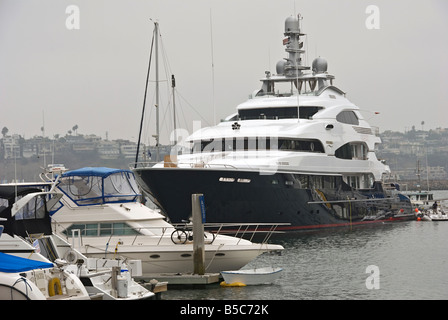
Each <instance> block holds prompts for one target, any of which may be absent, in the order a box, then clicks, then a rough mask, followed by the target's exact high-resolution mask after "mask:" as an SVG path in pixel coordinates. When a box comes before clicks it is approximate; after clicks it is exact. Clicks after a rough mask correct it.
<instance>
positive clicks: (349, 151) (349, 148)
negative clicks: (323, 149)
mask: <svg viewBox="0 0 448 320" xmlns="http://www.w3.org/2000/svg"><path fill="white" fill-rule="evenodd" d="M367 152H368V147H367V144H366V143H365V142H349V143H346V144H344V145H343V146H341V147H339V148H338V149H337V150H336V151H335V153H334V155H335V157H336V158H339V159H347V160H367Z"/></svg>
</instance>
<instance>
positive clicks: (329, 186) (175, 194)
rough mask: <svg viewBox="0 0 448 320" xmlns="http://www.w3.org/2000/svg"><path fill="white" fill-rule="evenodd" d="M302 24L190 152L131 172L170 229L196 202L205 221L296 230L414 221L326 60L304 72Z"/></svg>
mask: <svg viewBox="0 0 448 320" xmlns="http://www.w3.org/2000/svg"><path fill="white" fill-rule="evenodd" d="M300 20H301V17H300V15H299V16H291V17H288V18H287V19H286V21H285V32H284V36H285V38H284V40H283V45H285V48H286V49H285V51H286V52H287V54H288V56H287V58H285V59H283V60H281V61H279V62H278V63H277V65H276V74H271V73H270V72H265V77H264V78H262V79H261V81H262V86H261V88H260V89H259V90H256V91H255V92H254V93H253V94H252V95H251V96H250V98H249V99H248V100H247V101H246V102H244V103H242V104H240V105H238V107H237V112H236V113H235V114H232V115H230V116H228V117H227V118H226V119H225V120H224V121H222V122H221V123H219V124H218V125H216V126H212V127H206V128H202V129H200V130H198V131H196V132H194V133H193V134H192V135H191V136H190V137H188V138H187V143H189V149H188V150H187V151H186V152H185V150H184V152H182V153H180V152H177V151H176V150H179V149H180V148H173V150H175V151H174V152H172V154H171V156H170V157H168V158H165V160H164V161H162V162H159V163H157V164H155V165H153V164H151V165H144V164H142V163H140V164H138V165H137V166H136V167H135V168H133V171H134V173H135V174H136V177H137V181H138V183H139V184H140V185H141V187H142V188H143V190H144V191H145V192H146V193H148V194H150V195H152V196H153V197H154V198H155V200H156V201H157V203H158V204H159V206H160V207H161V208H162V209H163V211H164V213H165V214H166V215H167V216H168V217H169V218H170V219H171V221H172V222H179V221H181V220H186V219H188V218H189V215H190V212H191V203H190V196H191V194H193V193H202V194H204V198H205V204H206V213H207V215H206V219H207V222H244V223H246V222H264V223H268V222H269V223H272V222H286V223H290V226H283V227H279V229H281V230H293V231H295V230H302V229H310V228H313V229H314V228H322V227H334V226H348V225H356V224H367V223H375V222H382V221H384V220H386V219H387V220H402V219H412V218H414V214H413V212H412V208H411V205H410V202H409V199H407V197H405V196H403V195H400V194H398V193H397V192H394V193H391V194H389V193H388V192H386V191H385V190H383V187H382V183H381V180H382V176H383V174H384V173H386V172H387V171H388V166H387V165H385V164H384V163H382V162H381V161H379V160H378V159H377V157H376V155H375V147H376V146H377V145H378V144H380V143H381V141H380V138H379V137H378V136H377V135H376V134H375V130H374V128H372V127H371V126H370V125H369V124H368V123H367V121H366V120H365V119H364V118H363V116H362V114H361V113H360V108H359V107H358V106H356V105H355V104H353V103H352V102H350V101H349V100H348V99H347V97H346V94H345V93H344V91H342V90H341V89H339V88H337V87H336V86H334V85H333V81H334V79H335V78H334V76H332V75H330V74H329V73H328V72H327V62H326V60H325V59H323V58H321V57H318V58H316V59H315V60H314V61H313V62H312V68H310V67H307V66H304V65H303V62H302V55H303V53H304V52H305V51H304V50H303V40H302V37H303V36H304V34H303V33H302V32H301V26H300Z"/></svg>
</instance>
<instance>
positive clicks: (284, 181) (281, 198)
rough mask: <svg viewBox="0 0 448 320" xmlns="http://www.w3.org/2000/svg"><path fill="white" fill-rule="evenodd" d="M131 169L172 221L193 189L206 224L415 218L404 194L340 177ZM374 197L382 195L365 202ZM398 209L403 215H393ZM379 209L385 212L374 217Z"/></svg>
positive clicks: (186, 206)
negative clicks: (355, 185)
mask: <svg viewBox="0 0 448 320" xmlns="http://www.w3.org/2000/svg"><path fill="white" fill-rule="evenodd" d="M134 172H135V174H136V177H137V181H138V182H139V184H140V186H141V187H142V188H143V190H144V191H145V192H147V193H149V194H151V195H152V196H153V197H154V198H155V199H156V201H157V202H158V204H159V205H160V207H161V208H162V210H163V211H164V212H165V214H166V215H167V216H168V217H169V219H170V221H171V222H172V223H180V222H182V221H183V220H188V219H189V218H190V216H191V195H192V194H194V193H202V194H204V199H205V205H206V222H207V223H214V222H216V223H289V224H290V225H289V226H282V227H279V228H278V230H292V231H294V230H306V229H317V228H328V227H338V226H350V225H359V224H372V223H378V222H383V221H384V220H409V219H413V218H414V214H413V213H412V208H411V204H410V202H409V200H408V199H406V198H402V199H401V201H399V202H397V201H394V200H392V199H390V198H387V195H386V194H385V193H384V191H383V189H382V186H381V184H376V187H375V188H374V189H369V190H362V191H357V190H352V189H351V188H350V187H349V186H348V185H347V184H345V183H344V182H343V180H342V177H340V176H318V175H304V174H292V173H281V172H277V173H275V174H272V175H262V174H260V173H259V172H256V171H241V170H238V171H229V170H212V169H204V168H194V169H182V168H138V169H135V170H134ZM373 197H374V198H376V199H378V198H379V199H380V200H377V201H364V200H368V199H372V198H373ZM348 199H349V200H348ZM312 202H318V203H312ZM400 209H403V211H402V214H400V215H397V214H393V212H396V213H397V212H400ZM378 213H384V215H382V216H381V217H380V218H378V216H377V215H378ZM372 217H376V218H372Z"/></svg>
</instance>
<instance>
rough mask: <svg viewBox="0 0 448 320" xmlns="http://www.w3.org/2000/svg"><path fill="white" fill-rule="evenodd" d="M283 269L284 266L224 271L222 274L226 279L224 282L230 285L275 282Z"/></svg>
mask: <svg viewBox="0 0 448 320" xmlns="http://www.w3.org/2000/svg"><path fill="white" fill-rule="evenodd" d="M282 271H283V269H282V268H273V267H267V268H257V269H245V270H235V271H222V272H221V275H222V277H223V279H224V282H225V283H226V284H228V285H232V284H243V285H260V284H268V283H272V282H274V281H275V280H277V279H278V278H279V277H280V275H281V272H282Z"/></svg>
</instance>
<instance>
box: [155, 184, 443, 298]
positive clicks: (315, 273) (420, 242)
mask: <svg viewBox="0 0 448 320" xmlns="http://www.w3.org/2000/svg"><path fill="white" fill-rule="evenodd" d="M447 197H448V191H434V198H436V199H437V198H447ZM446 203H447V202H446V201H445V204H446ZM272 242H275V243H276V244H281V245H283V246H284V247H285V250H284V252H283V253H282V255H280V256H277V255H266V254H264V255H261V256H259V257H258V258H257V259H256V260H254V261H252V262H251V263H250V264H249V265H248V266H247V267H264V266H279V267H283V269H284V271H283V274H282V276H281V278H280V279H278V280H276V282H275V283H273V284H271V285H261V286H246V287H221V286H220V285H219V284H212V285H207V286H205V287H202V288H173V289H169V290H168V291H167V292H165V293H164V295H163V299H164V300H170V299H179V300H200V299H212V300H214V299H218V300H219V299H224V300H227V299H232V300H246V299H247V300H254V299H255V300H309V299H313V300H340V299H342V300H358V299H362V300H408V299H412V300H434V299H448V277H446V270H448V221H439V222H431V221H407V222H392V223H384V224H382V225H377V226H370V227H357V228H353V229H349V228H347V229H343V230H342V229H341V230H332V231H320V232H315V233H302V234H298V235H293V236H282V237H277V238H275V239H273V240H272ZM369 266H373V267H369ZM369 268H373V269H372V270H374V272H373V273H371V271H370V270H371V269H369ZM374 275H375V276H378V277H377V278H375V279H373V280H372V277H373V276H374ZM373 283H375V285H372V284H373Z"/></svg>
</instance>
